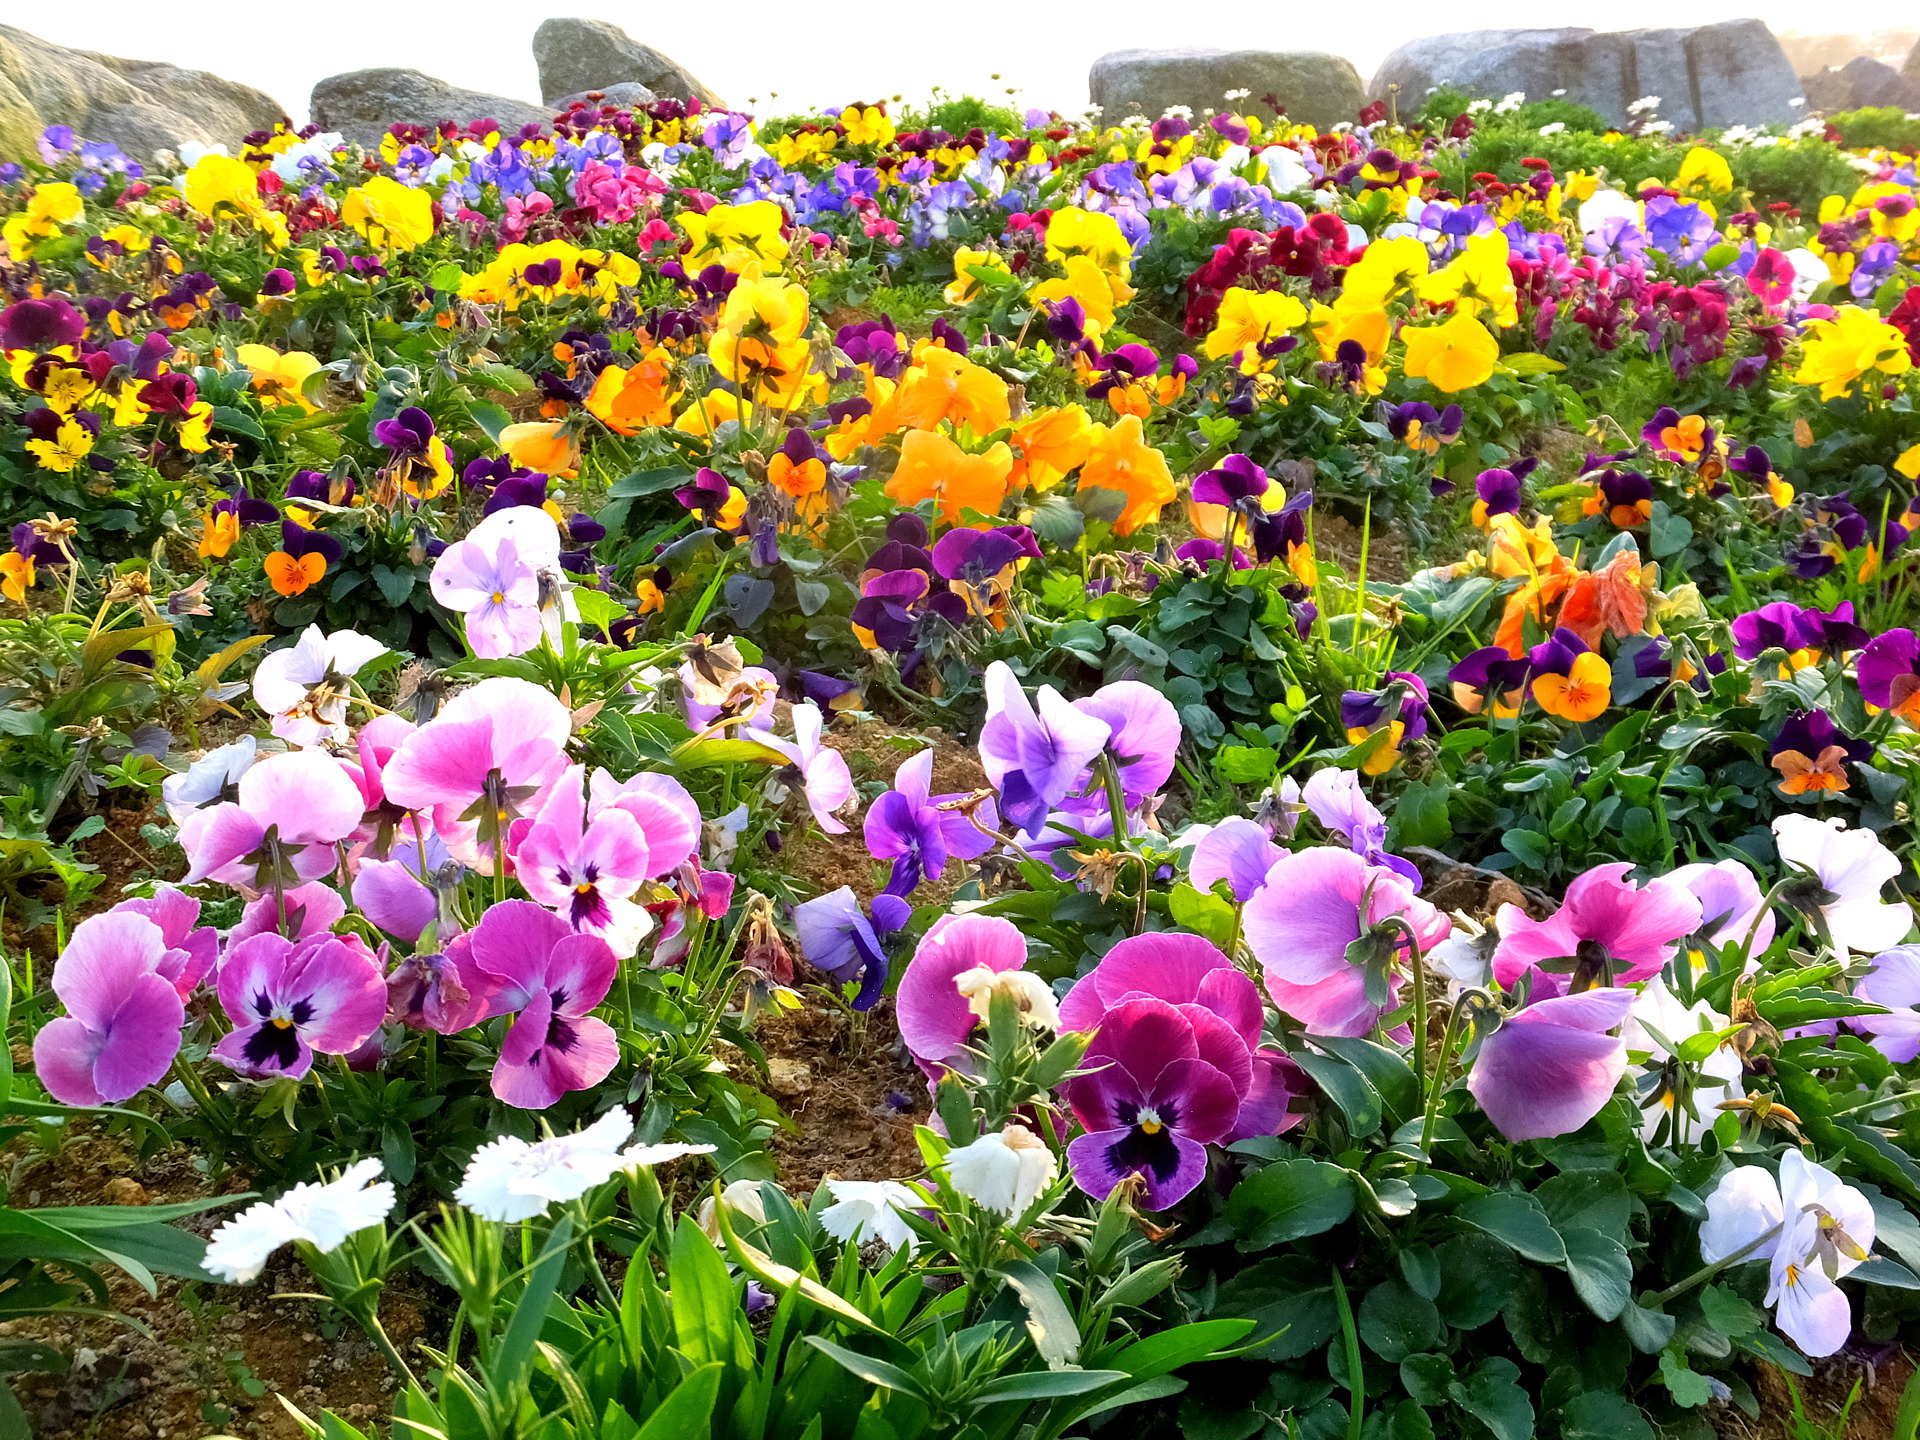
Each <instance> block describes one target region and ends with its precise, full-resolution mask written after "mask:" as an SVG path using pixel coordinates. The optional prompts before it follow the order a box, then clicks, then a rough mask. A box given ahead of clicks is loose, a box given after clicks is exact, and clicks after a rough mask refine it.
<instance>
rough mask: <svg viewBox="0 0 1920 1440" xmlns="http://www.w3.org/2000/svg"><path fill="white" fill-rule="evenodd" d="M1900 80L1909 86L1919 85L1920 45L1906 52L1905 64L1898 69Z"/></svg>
mask: <svg viewBox="0 0 1920 1440" xmlns="http://www.w3.org/2000/svg"><path fill="white" fill-rule="evenodd" d="M1900 78H1901V79H1902V80H1905V81H1906V82H1907V83H1908V84H1909V85H1920V45H1915V46H1914V47H1913V49H1912V50H1910V51H1908V52H1907V63H1906V64H1905V65H1902V66H1901V67H1900Z"/></svg>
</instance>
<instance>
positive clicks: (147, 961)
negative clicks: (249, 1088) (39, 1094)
mask: <svg viewBox="0 0 1920 1440" xmlns="http://www.w3.org/2000/svg"><path fill="white" fill-rule="evenodd" d="M166 954H167V942H166V937H165V936H164V935H163V934H162V933H161V930H160V927H159V926H158V925H156V924H155V923H154V922H153V921H151V920H149V919H147V918H146V916H144V915H136V914H133V913H131V912H129V911H118V910H117V911H112V912H110V913H108V914H105V915H95V916H94V917H93V918H92V919H90V920H83V921H81V922H80V924H79V925H77V926H75V927H74V931H73V934H72V935H71V936H70V937H69V938H68V940H67V948H66V949H65V950H63V951H62V952H61V954H60V959H59V962H58V963H57V964H55V966H54V968H53V993H54V994H55V995H56V996H58V997H59V999H60V1003H61V1004H62V1005H64V1006H66V1009H67V1013H66V1014H65V1015H63V1016H61V1017H60V1018H59V1019H57V1020H49V1021H48V1022H47V1023H46V1024H45V1025H44V1026H42V1027H41V1029H40V1033H39V1034H38V1035H36V1036H35V1037H34V1041H33V1067H34V1071H35V1073H36V1074H38V1075H39V1077H40V1083H41V1084H42V1085H44V1086H46V1087H47V1093H48V1094H49V1095H51V1096H53V1098H54V1099H56V1100H58V1101H60V1102H61V1103H62V1104H65V1105H117V1104H119V1103H120V1102H121V1101H123V1100H128V1099H131V1098H132V1097H133V1096H134V1095H136V1094H138V1093H139V1092H140V1091H141V1090H142V1089H144V1088H145V1087H147V1086H148V1085H153V1084H156V1083H158V1081H159V1080H160V1078H161V1077H162V1076H164V1075H165V1074H166V1073H167V1067H168V1066H169V1065H171V1064H172V1063H173V1057H174V1055H175V1054H176V1053H178V1051H179V1049H180V1027H181V1025H182V1023H183V1022H184V1021H185V1019H186V1007H185V1006H184V1005H182V1004H181V1001H180V996H179V993H178V992H177V991H176V990H175V989H174V987H173V985H172V984H171V983H170V982H169V981H168V980H167V979H166V977H165V976H163V975H161V974H160V973H159V968H158V967H159V965H160V963H161V961H162V959H163V958H164V957H165V956H166Z"/></svg>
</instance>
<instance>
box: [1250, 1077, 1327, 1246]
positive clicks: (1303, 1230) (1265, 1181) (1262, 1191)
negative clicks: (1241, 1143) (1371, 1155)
mask: <svg viewBox="0 0 1920 1440" xmlns="http://www.w3.org/2000/svg"><path fill="white" fill-rule="evenodd" d="M1349 1073H1351V1072H1349ZM1351 1214H1353V1177H1352V1176H1351V1175H1349V1174H1348V1173H1347V1171H1345V1170H1343V1169H1342V1168H1341V1167H1340V1166H1338V1165H1329V1164H1327V1163H1326V1162H1325V1161H1322V1160H1282V1161H1281V1162H1280V1163H1279V1164H1277V1165H1269V1166H1267V1168H1266V1169H1264V1170H1259V1171H1255V1172H1254V1173H1253V1174H1252V1175H1249V1176H1248V1177H1247V1178H1246V1179H1245V1180H1242V1181H1241V1182H1240V1183H1239V1184H1238V1185H1237V1186H1235V1187H1234V1191H1233V1194H1232V1195H1231V1196H1230V1197H1228V1200H1227V1219H1228V1221H1229V1222H1230V1223H1231V1224H1232V1225H1233V1228H1234V1229H1235V1230H1237V1231H1238V1232H1239V1233H1240V1234H1241V1235H1243V1236H1245V1237H1246V1240H1247V1242H1248V1244H1249V1246H1250V1247H1252V1248H1255V1249H1261V1248H1265V1247H1267V1246H1271V1245H1281V1244H1284V1243H1285V1242H1287V1241H1289V1240H1300V1239H1304V1238H1306V1237H1307V1236H1309V1235H1320V1234H1324V1233H1325V1232H1326V1231H1328V1230H1331V1229H1332V1228H1333V1227H1334V1226H1336V1225H1338V1224H1340V1223H1341V1222H1342V1221H1344V1220H1345V1219H1346V1218H1347V1217H1348V1216H1349V1215H1351Z"/></svg>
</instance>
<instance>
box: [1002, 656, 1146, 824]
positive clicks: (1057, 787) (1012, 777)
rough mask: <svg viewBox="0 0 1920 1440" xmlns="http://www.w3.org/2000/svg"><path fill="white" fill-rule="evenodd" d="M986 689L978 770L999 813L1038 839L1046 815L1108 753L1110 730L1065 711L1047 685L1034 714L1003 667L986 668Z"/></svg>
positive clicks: (1066, 706)
mask: <svg viewBox="0 0 1920 1440" xmlns="http://www.w3.org/2000/svg"><path fill="white" fill-rule="evenodd" d="M986 688H987V719H986V723H985V725H983V726H982V727H981V730H980V761H981V765H982V767H983V768H984V769H985V771H986V774H987V779H988V781H989V782H990V783H991V784H992V785H993V787H994V788H995V789H996V790H998V791H999V792H1000V810H1001V813H1002V814H1004V815H1006V817H1007V818H1008V819H1010V820H1012V821H1013V822H1014V823H1015V824H1016V825H1018V826H1019V827H1020V829H1021V830H1022V831H1023V832H1024V833H1026V834H1028V835H1038V834H1039V833H1040V831H1041V830H1042V829H1044V828H1045V826H1046V823H1047V816H1048V813H1049V812H1050V811H1051V810H1052V809H1053V808H1054V807H1055V806H1056V805H1058V804H1059V803H1060V802H1061V801H1063V800H1064V799H1066V797H1067V795H1068V794H1069V793H1070V792H1071V791H1072V789H1073V787H1074V784H1075V782H1076V781H1077V780H1078V779H1079V777H1080V776H1081V775H1082V773H1083V772H1084V771H1085V770H1086V768H1087V767H1088V766H1089V765H1091V764H1092V763H1093V761H1094V759H1095V757H1097V756H1098V755H1099V754H1100V752H1101V751H1102V750H1103V749H1104V748H1105V747H1106V745H1107V742H1108V740H1109V739H1110V738H1111V736H1112V733H1113V731H1112V727H1111V726H1110V725H1109V724H1108V723H1107V722H1106V721H1104V720H1102V719H1100V718H1099V717H1097V716H1095V715H1091V714H1089V713H1087V712H1086V711H1085V710H1082V709H1078V708H1076V707H1075V706H1073V705H1069V704H1068V703H1067V702H1066V700H1065V699H1063V698H1062V697H1061V695H1060V692H1059V691H1057V690H1055V689H1054V688H1053V687H1052V686H1051V685H1042V686H1041V687H1040V689H1039V691H1038V692H1037V698H1038V700H1039V708H1038V710H1037V712H1036V710H1035V707H1034V705H1033V703H1032V702H1030V701H1029V700H1028V699H1027V695H1026V691H1024V690H1023V689H1021V687H1020V682H1019V680H1017V679H1016V678H1015V677H1014V673H1013V671H1012V670H1011V669H1009V668H1008V667H1007V665H1006V663H1005V662H1004V661H1000V660H996V661H994V662H993V663H992V664H991V665H989V666H988V667H987V676H986Z"/></svg>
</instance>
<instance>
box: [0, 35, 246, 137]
mask: <svg viewBox="0 0 1920 1440" xmlns="http://www.w3.org/2000/svg"><path fill="white" fill-rule="evenodd" d="M283 114H284V110H283V108H282V107H281V105H280V102H279V101H277V100H275V99H274V98H273V97H272V96H271V95H268V94H266V93H265V92H263V91H260V90H255V89H254V88H253V87H252V86H249V85H241V84H239V83H237V82H236V81H232V80H227V79H223V78H222V77H220V76H218V75H210V74H208V73H207V72H206V71H204V70H187V69H183V68H181V67H180V66H178V65H169V64H165V63H162V62H160V61H154V60H123V59H121V58H120V57H119V56H117V55H101V54H96V53H95V52H93V51H91V50H69V49H68V48H66V47H65V46H63V45H55V44H52V43H51V42H49V41H46V40H42V39H40V38H39V37H38V36H37V35H29V34H28V33H27V32H26V31H24V30H16V29H14V28H12V27H11V26H7V25H0V159H7V158H12V157H14V156H18V155H24V154H32V153H33V151H34V147H35V145H36V144H37V142H38V140H39V137H40V132H41V131H42V130H44V129H45V128H46V127H47V126H49V125H70V126H72V127H73V132H74V134H75V135H77V136H78V137H79V138H81V139H83V140H111V141H112V142H113V143H114V144H116V145H118V146H119V147H120V148H121V149H122V150H124V151H125V152H126V153H127V154H128V155H130V156H132V157H133V158H134V159H136V160H139V161H142V162H148V161H151V160H153V159H154V157H155V154H156V152H158V151H161V150H174V151H177V150H178V149H179V147H180V146H181V145H182V144H185V143H187V142H189V141H191V142H194V143H196V144H201V145H227V146H229V147H233V146H237V145H238V144H239V142H240V139H241V137H242V136H244V135H246V134H247V133H249V132H250V131H254V130H266V129H270V128H272V126H273V125H274V124H275V123H276V122H277V121H279V120H280V119H281V118H282V115H283Z"/></svg>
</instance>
